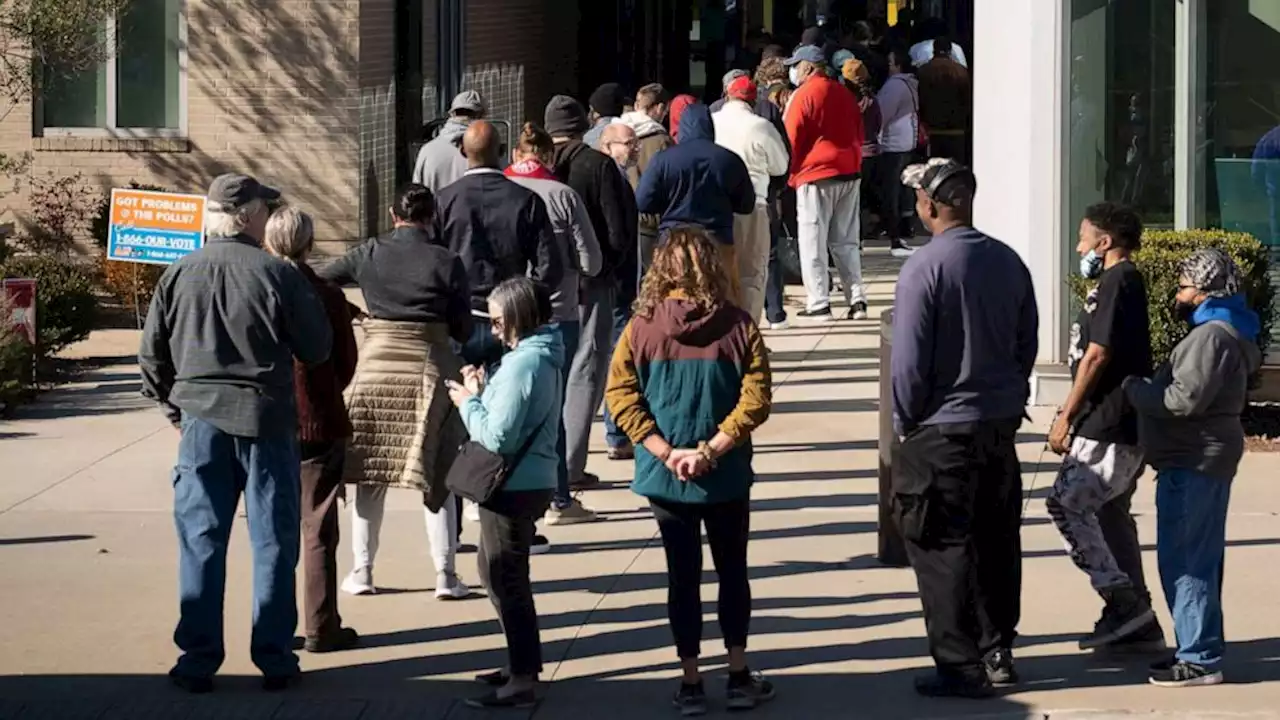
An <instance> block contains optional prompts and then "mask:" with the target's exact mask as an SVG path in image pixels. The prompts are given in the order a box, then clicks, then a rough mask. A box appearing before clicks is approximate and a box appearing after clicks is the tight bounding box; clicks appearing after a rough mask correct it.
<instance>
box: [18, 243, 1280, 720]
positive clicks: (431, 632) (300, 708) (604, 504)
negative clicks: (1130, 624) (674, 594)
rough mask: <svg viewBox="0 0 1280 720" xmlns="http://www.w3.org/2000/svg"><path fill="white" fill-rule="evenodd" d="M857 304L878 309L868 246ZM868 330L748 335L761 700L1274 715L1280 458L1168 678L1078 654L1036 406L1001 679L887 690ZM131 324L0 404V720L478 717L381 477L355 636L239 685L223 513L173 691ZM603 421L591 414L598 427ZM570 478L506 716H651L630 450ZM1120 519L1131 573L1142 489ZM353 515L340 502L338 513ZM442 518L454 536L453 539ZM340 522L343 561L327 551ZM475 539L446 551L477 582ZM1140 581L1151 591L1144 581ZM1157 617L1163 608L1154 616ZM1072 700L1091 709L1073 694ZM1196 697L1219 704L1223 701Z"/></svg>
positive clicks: (661, 627)
mask: <svg viewBox="0 0 1280 720" xmlns="http://www.w3.org/2000/svg"><path fill="white" fill-rule="evenodd" d="M868 266H869V267H870V268H871V269H872V271H873V272H880V273H881V274H880V275H879V276H877V277H876V280H877V282H875V283H874V284H873V286H872V288H871V290H872V292H871V301H872V308H873V314H874V313H875V312H878V311H879V310H881V309H883V308H884V307H886V306H888V305H889V304H890V302H891V293H892V285H891V279H892V275H891V274H890V273H891V272H892V271H893V270H894V268H895V264H894V263H893V262H892V261H890V260H889V259H888V258H887V256H884V255H882V254H877V253H875V252H874V251H873V252H872V253H869V258H868ZM877 327H878V326H877V324H876V322H874V321H868V322H862V323H848V322H845V323H838V324H835V325H830V326H821V327H796V328H793V329H791V330H788V331H785V332H781V333H772V334H770V335H769V337H768V340H769V344H770V347H771V348H772V350H773V355H772V360H773V369H774V378H775V383H776V396H775V402H776V404H775V407H774V415H773V417H772V419H771V420H770V422H769V423H768V424H767V425H766V426H765V427H764V429H763V430H762V431H761V432H760V433H759V434H758V435H757V437H756V451H757V456H756V469H757V471H758V473H759V475H760V477H759V483H758V484H757V486H756V488H755V491H754V495H753V497H754V501H753V509H754V514H753V517H752V525H753V527H752V545H751V566H752V577H753V593H754V596H755V601H754V606H755V613H754V619H753V623H752V632H753V635H752V640H751V652H752V656H751V662H752V666H753V667H754V668H756V669H759V670H763V671H765V672H766V673H768V674H769V675H770V677H771V678H772V679H773V680H774V681H775V683H776V684H777V686H778V691H779V696H778V699H777V700H776V701H775V702H774V703H773V704H772V705H770V706H767V707H765V708H761V709H760V710H759V711H757V712H756V713H755V714H754V715H755V716H758V717H763V718H788V719H790V718H844V717H866V718H886V719H897V718H902V719H908V718H911V719H914V718H944V717H1008V718H1044V717H1052V718H1055V719H1057V718H1107V717H1117V716H1125V717H1131V716H1139V717H1186V718H1210V717H1280V715H1269V714H1268V713H1274V712H1276V711H1277V709H1278V708H1280V640H1278V639H1277V637H1278V636H1280V614H1278V613H1277V612H1276V607H1277V605H1276V598H1277V597H1280V578H1278V576H1277V573H1275V572H1271V571H1270V570H1271V569H1272V568H1275V567H1280V522H1278V521H1277V514H1278V513H1280V487H1278V486H1277V485H1276V483H1275V478H1276V476H1277V470H1278V469H1280V465H1278V462H1277V459H1276V458H1275V457H1273V456H1261V455H1251V456H1249V457H1247V458H1246V460H1245V464H1244V467H1243V468H1242V473H1241V477H1240V479H1239V480H1238V481H1237V483H1236V485H1235V497H1234V498H1233V503H1232V513H1231V518H1230V523H1229V527H1228V532H1229V548H1228V561H1227V565H1228V570H1227V573H1228V579H1227V585H1226V594H1225V595H1226V597H1225V602H1226V618H1227V631H1228V635H1229V639H1230V641H1231V645H1230V648H1229V660H1228V664H1227V667H1226V672H1227V677H1228V682H1229V684H1227V685H1223V686H1220V687H1215V688H1203V689H1195V690H1183V691H1170V690H1161V689H1158V688H1154V687H1151V686H1149V685H1147V684H1146V682H1145V674H1144V672H1143V670H1144V664H1143V663H1142V662H1136V661H1135V662H1133V663H1130V664H1123V663H1121V664H1116V663H1104V662H1098V661H1095V660H1093V659H1092V658H1090V657H1088V656H1087V655H1085V654H1082V653H1080V652H1078V651H1077V650H1076V648H1075V640H1076V638H1077V637H1078V636H1079V635H1080V634H1082V633H1083V632H1085V631H1087V630H1089V629H1090V628H1091V627H1092V623H1093V621H1094V620H1095V619H1096V617H1097V613H1098V610H1099V607H1100V601H1099V600H1098V599H1097V598H1096V597H1095V596H1094V595H1093V593H1092V591H1091V590H1090V589H1089V585H1088V581H1087V579H1086V578H1085V576H1084V575H1083V574H1081V573H1080V572H1079V571H1077V570H1076V569H1075V568H1074V567H1073V566H1072V564H1071V562H1070V560H1068V558H1067V557H1066V555H1065V553H1064V552H1063V551H1062V546H1061V541H1060V539H1059V538H1058V535H1057V533H1056V531H1055V530H1054V528H1053V526H1052V524H1051V523H1050V522H1049V519H1048V517H1047V516H1046V514H1045V512H1044V507H1043V500H1042V498H1043V497H1044V493H1045V490H1046V488H1047V486H1048V485H1050V484H1051V483H1052V480H1053V473H1054V471H1055V468H1056V460H1055V458H1053V457H1052V456H1051V455H1045V454H1044V453H1043V446H1044V432H1045V429H1046V426H1047V422H1048V420H1049V412H1048V411H1047V410H1045V411H1038V412H1035V413H1033V415H1034V416H1035V418H1036V422H1035V423H1033V424H1029V425H1028V426H1027V427H1025V428H1024V429H1023V434H1022V436H1021V437H1020V440H1021V444H1020V452H1021V454H1022V457H1023V460H1024V465H1023V470H1024V478H1025V481H1026V484H1027V486H1028V488H1029V489H1030V488H1031V486H1032V485H1034V489H1033V490H1032V491H1031V501H1030V506H1029V508H1028V513H1027V520H1026V526H1025V531H1024V534H1023V538H1024V547H1025V566H1024V573H1025V582H1024V592H1023V622H1022V624H1021V631H1022V632H1023V637H1022V639H1021V640H1020V642H1019V645H1018V648H1017V650H1016V652H1017V655H1018V659H1019V670H1020V671H1021V673H1022V675H1023V679H1024V683H1023V684H1022V685H1021V686H1020V687H1019V688H1017V689H1016V690H1015V691H1013V692H1010V693H1008V694H1005V695H1003V696H1001V697H1000V698H998V699H995V700H991V701H987V702H976V703H975V702H946V701H927V700H923V699H921V698H919V697H917V696H916V695H915V693H914V692H913V691H912V689H911V679H912V677H913V676H914V675H915V674H917V673H918V672H920V671H921V670H922V669H924V668H927V667H929V665H930V661H929V659H928V657H927V655H926V652H927V651H926V646H925V642H924V639H923V637H924V625H923V622H922V621H921V617H920V604H919V601H918V599H917V596H916V587H915V579H914V576H913V575H912V573H911V571H909V570H900V569H889V568H882V567H880V566H879V565H878V563H877V562H876V561H875V558H874V554H875V548H876V535H875V522H876V487H877V486H876V468H877V440H876V435H877V420H876V412H877V405H878V400H877V397H878V394H877V378H878V372H879V368H878V367H877V360H876V347H877V345H876V343H877V337H878V331H877ZM136 343H137V337H136V334H133V333H119V334H117V335H114V336H113V335H110V334H104V335H100V336H95V337H94V338H93V339H92V340H91V341H90V343H89V347H88V348H84V349H82V350H83V351H85V352H88V353H90V354H94V355H107V356H117V357H118V358H119V359H118V360H117V361H116V362H114V363H109V364H106V365H104V366H103V367H101V368H100V369H99V370H97V371H96V372H94V373H92V374H90V375H89V376H87V377H86V378H84V380H83V381H81V382H78V383H75V384H72V385H70V386H67V387H65V388H62V389H60V390H58V391H56V392H53V393H50V394H48V395H46V396H45V397H44V398H43V399H42V401H41V402H40V403H39V404H37V405H35V406H33V407H31V408H29V409H27V410H26V411H24V413H23V414H22V416H21V417H19V418H18V419H16V420H14V421H8V422H5V423H3V424H0V468H3V471H0V571H3V577H4V580H5V581H4V583H3V585H0V648H3V652H2V653H0V720H9V719H14V718H22V719H23V720H33V719H35V718H157V719H159V718H165V719H169V718H192V719H194V718H279V719H284V718H314V719H317V720H319V719H321V718H343V719H350V718H363V719H366V720H367V719H371V718H401V717H403V718H410V717H412V718H421V719H426V720H440V719H442V718H448V719H449V720H459V719H461V718H470V717H473V716H474V717H479V716H480V715H481V714H480V713H475V712H473V711H470V710H468V709H466V708H465V707H464V706H463V705H462V703H461V702H459V700H460V699H461V698H465V697H467V696H469V695H472V694H475V693H477V692H479V691H480V688H477V687H475V686H474V684H473V683H472V682H471V681H470V678H471V676H472V675H473V674H475V673H476V672H480V671H485V670H488V669H491V668H494V667H498V666H500V665H501V664H502V663H503V662H504V655H505V653H504V651H503V642H502V638H501V636H500V635H499V633H498V628H497V623H496V622H495V620H494V618H493V612H492V608H491V607H490V606H489V604H488V602H487V600H485V599H483V598H482V597H477V598H476V599H474V600H469V601H462V602H454V603H443V602H438V601H436V600H434V599H433V598H432V595H431V593H430V591H429V588H430V587H431V583H432V582H433V581H434V571H433V569H432V567H431V561H430V558H429V556H428V552H427V546H426V538H425V537H424V532H423V528H422V520H421V518H422V515H421V510H420V509H419V508H420V502H419V500H418V499H417V498H416V497H414V496H413V495H412V494H411V493H407V492H402V493H393V494H392V497H391V501H390V503H389V507H388V512H387V518H386V523H385V527H384V529H383V532H384V537H383V542H382V549H381V555H380V558H379V561H378V565H377V581H378V584H379V585H380V586H382V587H384V588H389V589H388V590H386V591H385V592H383V593H382V594H379V595H376V596H372V597H362V598H351V597H348V596H343V598H342V604H341V607H342V612H343V616H344V619H345V620H346V622H347V623H348V624H349V625H351V626H353V627H355V628H356V629H358V630H359V631H360V632H361V634H362V635H363V639H364V642H363V645H362V647H361V648H360V649H358V650H355V651H351V652H347V653H340V654H334V655H327V656H314V655H306V654H304V655H303V656H302V662H303V667H304V669H305V670H306V671H307V675H306V676H305V678H304V682H303V684H302V685H301V686H300V687H299V688H297V689H296V690H293V691H290V692H288V693H286V694H282V695H267V694H264V693H262V692H261V691H260V690H259V689H258V684H257V678H256V676H255V671H254V668H253V666H252V665H251V664H250V662H249V658H248V647H247V646H248V637H249V622H250V618H249V610H250V582H251V577H250V569H249V553H248V544H247V537H246V535H245V529H244V524H243V523H240V524H239V525H238V527H237V528H236V531H235V535H236V537H235V540H234V541H233V544H234V548H233V550H232V553H231V567H230V570H229V581H228V588H227V613H226V614H227V623H226V637H227V643H228V658H227V662H226V664H225V666H224V668H223V674H222V675H220V676H219V678H218V683H219V684H218V692H216V693H215V694H213V695H211V696H205V697H200V698H193V697H187V696H185V695H182V694H180V693H178V692H177V691H175V690H172V689H170V688H169V687H168V685H167V683H166V682H165V679H164V675H165V672H166V671H167V670H168V668H169V666H170V665H171V663H172V661H173V659H174V657H175V648H174V647H173V645H172V640H171V634H172V628H173V625H174V622H175V620H176V614H177V602H176V552H175V542H174V536H173V527H172V516H171V512H170V507H171V491H170V481H169V477H170V468H171V465H172V462H173V458H174V452H175V446H176V441H177V434H176V433H175V432H174V431H173V430H172V429H171V428H169V427H168V426H167V425H166V423H165V421H164V420H163V419H162V418H161V416H160V414H159V413H158V412H156V411H155V410H154V409H152V408H151V407H149V406H148V405H147V404H146V403H145V402H144V401H142V400H141V399H140V398H139V397H138V395H137V390H138V381H137V376H136V368H135V367H134V365H133V364H132V363H131V361H129V360H128V358H127V356H128V355H130V354H131V353H132V352H133V351H134V349H135V348H136ZM599 437H600V432H599V430H597V438H598V439H599ZM595 450H596V452H594V453H593V455H592V458H591V467H592V470H593V471H595V472H598V473H599V474H600V475H601V477H602V478H604V479H605V480H606V481H607V484H606V487H605V488H604V489H601V490H598V491H593V492H590V493H587V494H585V495H584V496H583V499H584V500H585V502H586V503H587V504H588V505H590V506H592V507H594V508H596V509H598V510H600V511H602V512H603V513H604V514H605V515H606V516H607V517H608V521H607V522H602V523H599V524H595V525H587V526H577V527H569V528H550V529H549V532H548V534H549V535H550V537H551V539H552V542H553V543H554V549H553V552H552V553H551V554H549V555H545V556H541V557H538V558H535V560H534V562H533V576H534V582H535V590H536V592H537V602H538V609H539V613H540V618H541V624H542V637H543V643H544V656H545V661H546V670H545V672H544V679H547V680H550V681H552V682H551V683H550V684H548V685H547V686H546V692H545V699H544V700H543V702H542V704H541V705H540V706H539V707H538V708H537V709H536V710H534V711H532V712H525V713H506V714H504V715H503V716H504V717H537V718H539V719H543V718H586V717H601V716H605V715H606V714H607V715H608V717H610V720H630V719H631V718H636V719H639V718H654V717H659V718H660V717H666V716H668V714H669V713H671V712H672V711H671V710H670V707H669V706H668V704H667V703H668V701H669V695H670V693H671V691H672V690H673V689H674V685H673V683H674V680H673V678H674V677H676V667H677V665H676V662H675V656H674V651H673V649H672V648H671V639H670V633H669V631H668V629H667V625H666V609H665V598H666V592H665V587H666V578H665V574H664V560H663V555H662V549H661V544H660V542H659V540H658V538H657V528H656V526H655V524H654V523H653V520H652V518H651V517H650V515H649V513H648V511H647V510H646V509H645V506H644V503H643V502H642V501H641V500H640V499H639V498H638V497H636V496H635V495H633V494H631V493H630V491H629V490H627V488H626V480H627V478H628V476H629V473H630V465H629V464H628V463H616V462H609V461H608V460H606V459H605V457H604V454H603V444H602V443H599V444H598V445H597V447H596V448H595ZM1135 502H1136V508H1135V512H1136V513H1137V514H1138V522H1139V526H1140V529H1141V532H1142V533H1143V539H1144V541H1145V543H1146V546H1147V548H1148V550H1149V552H1148V556H1147V560H1148V566H1149V567H1148V572H1149V573H1150V577H1151V579H1152V581H1153V582H1155V578H1157V577H1158V575H1157V573H1156V568H1155V558H1154V552H1151V550H1153V548H1154V541H1155V524H1154V520H1155V518H1154V507H1153V499H1152V486H1151V483H1150V482H1146V483H1144V485H1143V487H1142V489H1141V491H1140V493H1139V495H1138V498H1137V500H1136V501H1135ZM348 520H349V516H348V514H347V513H346V512H345V511H344V515H343V528H344V532H345V531H346V528H347V526H348ZM475 537H476V535H475V528H474V527H472V526H468V527H466V530H465V537H464V541H466V542H472V543H473V542H474V541H475ZM345 542H346V539H345V538H344V545H343V549H342V551H341V552H340V554H339V559H340V564H341V567H342V570H343V571H344V572H345V570H346V569H347V568H348V567H349V566H350V562H351V553H350V550H349V549H348V548H347V546H346V544H345ZM473 558H474V555H473V554H467V555H465V556H464V557H463V558H461V559H460V567H461V570H462V574H463V579H464V580H465V581H468V582H469V583H471V584H478V580H477V576H476V572H475V569H474V561H473ZM707 568H708V573H707V576H706V585H705V586H704V590H703V596H704V598H705V599H706V601H707V602H706V607H705V609H706V614H707V624H706V638H707V639H706V642H705V644H704V652H705V657H706V659H707V666H708V667H709V668H713V669H716V670H713V672H712V673H711V675H710V676H709V678H708V681H709V684H708V690H709V691H710V692H711V693H712V699H713V712H718V710H715V705H714V703H715V702H716V700H717V698H718V697H721V693H722V685H721V683H722V681H723V672H722V670H721V669H722V667H723V658H722V649H721V645H720V642H719V640H718V637H719V636H718V629H717V628H716V625H715V620H714V617H715V603H714V598H715V589H714V584H715V576H714V574H713V573H711V572H710V562H709V561H708V562H707ZM1156 595H1157V597H1158V598H1161V597H1163V595H1162V593H1160V592H1159V591H1158V590H1156ZM1161 617H1162V621H1163V622H1164V624H1165V627H1166V629H1169V628H1170V627H1171V626H1170V624H1169V619H1168V613H1167V612H1163V610H1162V612H1161ZM1086 711H1087V712H1086ZM1217 713H1228V714H1226V715H1219V714H1217Z"/></svg>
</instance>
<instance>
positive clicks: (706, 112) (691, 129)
mask: <svg viewBox="0 0 1280 720" xmlns="http://www.w3.org/2000/svg"><path fill="white" fill-rule="evenodd" d="M694 140H710V141H711V142H715V140H716V126H715V123H713V122H712V121H711V109H710V108H708V107H707V106H706V105H703V104H702V103H694V104H693V105H690V106H689V107H687V108H685V109H684V113H683V114H682V115H681V116H680V139H679V142H681V143H686V142H693V141H694Z"/></svg>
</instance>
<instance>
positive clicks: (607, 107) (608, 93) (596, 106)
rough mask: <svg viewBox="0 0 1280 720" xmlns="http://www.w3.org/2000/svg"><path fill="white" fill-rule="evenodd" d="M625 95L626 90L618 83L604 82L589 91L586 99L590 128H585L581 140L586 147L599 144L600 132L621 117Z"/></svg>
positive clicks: (625, 100)
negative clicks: (589, 113)
mask: <svg viewBox="0 0 1280 720" xmlns="http://www.w3.org/2000/svg"><path fill="white" fill-rule="evenodd" d="M626 95H627V93H626V91H624V90H623V89H622V86H621V85H619V84H618V83H605V84H603V85H601V86H600V87H598V88H596V91H595V92H593V93H591V97H590V98H589V99H588V103H589V105H590V107H591V118H590V122H591V129H590V130H587V132H586V134H584V135H583V137H582V142H583V143H585V144H586V145H587V147H596V146H597V145H599V144H600V134H601V133H603V132H604V129H605V128H606V127H609V125H610V124H612V123H613V121H614V120H617V119H618V118H620V117H622V114H623V111H624V106H625V105H626V104H627V97H626Z"/></svg>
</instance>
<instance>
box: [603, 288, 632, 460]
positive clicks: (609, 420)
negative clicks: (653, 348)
mask: <svg viewBox="0 0 1280 720" xmlns="http://www.w3.org/2000/svg"><path fill="white" fill-rule="evenodd" d="M618 299H619V302H618V303H617V304H616V305H614V306H613V334H612V335H611V336H610V340H611V342H610V344H609V357H610V359H612V358H613V348H616V347H618V339H619V338H621V337H622V331H623V330H626V329H627V323H629V322H631V303H632V302H633V301H634V300H635V297H634V296H632V297H631V298H630V299H625V298H623V297H621V294H620V295H619V298H618ZM602 412H603V413H604V441H605V444H607V445H608V446H609V447H611V448H620V447H626V446H627V444H628V443H630V442H631V440H630V438H628V437H627V434H626V433H624V432H622V431H621V430H619V429H618V426H617V425H614V424H613V415H611V414H610V413H609V406H608V405H605V406H604V408H603V410H602Z"/></svg>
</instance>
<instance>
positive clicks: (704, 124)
mask: <svg viewBox="0 0 1280 720" xmlns="http://www.w3.org/2000/svg"><path fill="white" fill-rule="evenodd" d="M715 140H716V128H715V124H714V123H713V122H712V120H711V112H710V111H709V110H708V109H707V106H706V105H702V104H694V105H690V106H689V107H688V108H686V109H685V111H684V113H683V114H682V115H681V117H680V139H679V140H678V141H677V144H676V146H675V147H673V148H671V149H670V150H668V151H666V152H664V153H662V154H661V155H658V156H657V157H656V158H654V159H653V162H652V163H650V164H649V171H648V172H647V173H645V175H644V177H643V178H641V179H640V189H639V190H637V191H636V205H637V206H639V208H640V212H643V213H651V214H654V215H660V216H661V217H662V222H661V224H660V225H659V226H658V228H659V231H660V232H663V233H665V232H667V231H669V230H671V229H672V228H674V227H678V226H682V225H699V226H701V227H703V228H706V230H707V232H708V233H710V234H711V236H712V237H714V238H715V240H716V242H717V243H719V244H718V245H717V247H718V248H719V249H720V253H721V266H722V267H723V268H724V269H725V272H727V273H729V287H730V298H731V299H732V301H733V302H734V304H736V305H738V306H739V307H741V305H742V290H741V285H740V280H739V277H738V259H737V249H736V247H735V245H734V235H733V225H734V217H733V216H734V215H749V214H751V213H752V212H754V211H755V207H756V191H755V187H754V186H753V185H752V184H751V173H750V172H748V171H747V166H746V163H744V162H743V161H742V158H740V157H738V156H737V155H736V154H734V153H733V152H732V151H730V150H726V149H725V148H723V147H720V146H719V145H717V144H716V141H715Z"/></svg>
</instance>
